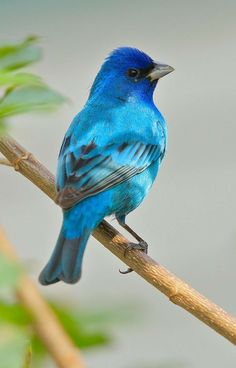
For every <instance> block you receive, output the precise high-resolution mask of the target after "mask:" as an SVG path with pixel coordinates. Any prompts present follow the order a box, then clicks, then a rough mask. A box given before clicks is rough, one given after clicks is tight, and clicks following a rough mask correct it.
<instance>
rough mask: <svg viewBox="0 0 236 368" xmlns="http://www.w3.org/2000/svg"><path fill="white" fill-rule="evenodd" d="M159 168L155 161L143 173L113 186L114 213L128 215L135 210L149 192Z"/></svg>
mask: <svg viewBox="0 0 236 368" xmlns="http://www.w3.org/2000/svg"><path fill="white" fill-rule="evenodd" d="M158 168H159V161H157V162H154V163H153V164H152V165H150V166H149V167H148V168H147V169H146V170H144V171H143V172H142V173H140V174H137V175H135V176H134V177H132V178H131V179H129V180H128V181H126V182H124V183H122V184H120V185H118V186H117V187H115V188H113V198H112V199H113V200H112V202H113V205H112V207H113V208H112V213H115V214H116V215H126V214H128V213H129V212H131V211H133V210H134V209H135V208H136V207H138V206H139V205H140V203H141V202H142V201H143V200H144V198H145V197H146V195H147V194H148V192H149V190H150V188H151V186H152V184H153V182H154V180H155V177H156V175H157V172H158Z"/></svg>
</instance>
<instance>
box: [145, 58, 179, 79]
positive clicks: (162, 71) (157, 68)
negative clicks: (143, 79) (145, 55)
mask: <svg viewBox="0 0 236 368" xmlns="http://www.w3.org/2000/svg"><path fill="white" fill-rule="evenodd" d="M173 71H174V68H172V66H170V65H167V64H161V63H157V62H155V63H154V68H153V69H152V70H151V71H150V73H148V75H147V78H149V79H150V81H151V82H153V81H155V80H158V79H160V78H162V77H164V76H165V75H167V74H169V73H171V72H173Z"/></svg>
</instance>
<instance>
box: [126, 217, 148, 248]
mask: <svg viewBox="0 0 236 368" xmlns="http://www.w3.org/2000/svg"><path fill="white" fill-rule="evenodd" d="M120 225H121V226H122V227H123V228H124V229H125V230H126V231H128V233H130V234H131V235H132V236H133V237H134V238H135V239H136V240H138V243H130V244H129V245H128V247H127V249H126V250H125V253H124V255H126V253H127V251H129V250H131V249H137V250H141V251H142V252H144V253H146V254H147V251H148V244H147V243H146V242H145V240H143V239H142V238H141V237H140V236H139V235H138V234H136V232H135V231H134V230H133V229H131V227H129V225H127V224H120Z"/></svg>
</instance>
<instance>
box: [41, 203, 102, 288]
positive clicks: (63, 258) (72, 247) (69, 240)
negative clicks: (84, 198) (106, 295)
mask: <svg viewBox="0 0 236 368" xmlns="http://www.w3.org/2000/svg"><path fill="white" fill-rule="evenodd" d="M86 217H87V216H86V215H85V218H86ZM85 218H84V216H83V215H82V213H81V210H80V208H79V205H77V206H75V207H73V208H72V209H70V210H68V211H65V212H64V219H63V224H62V228H61V231H60V234H59V237H58V240H57V243H56V246H55V249H54V251H53V253H52V256H51V258H50V259H49V262H48V263H47V265H46V266H45V267H44V269H43V270H42V272H41V274H40V276H39V282H40V283H41V284H42V285H50V284H54V283H56V282H58V281H64V282H66V283H68V284H74V283H76V282H77V281H78V280H79V279H80V276H81V264H82V259H83V254H84V250H85V247H86V244H87V241H88V238H89V235H90V234H91V231H92V230H93V228H94V227H95V226H96V224H95V226H92V228H91V227H90V226H88V225H91V224H88V223H86V219H85Z"/></svg>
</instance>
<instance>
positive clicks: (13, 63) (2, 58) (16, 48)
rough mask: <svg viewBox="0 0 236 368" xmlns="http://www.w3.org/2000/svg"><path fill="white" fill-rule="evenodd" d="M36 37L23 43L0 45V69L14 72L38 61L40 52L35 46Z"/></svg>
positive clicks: (29, 38)
mask: <svg viewBox="0 0 236 368" xmlns="http://www.w3.org/2000/svg"><path fill="white" fill-rule="evenodd" d="M36 41H37V37H35V36H31V37H28V38H26V39H25V40H24V41H23V42H19V43H15V44H7V45H2V46H1V45H0V69H7V70H14V69H19V68H22V67H25V66H27V65H29V64H32V63H34V62H36V61H38V60H39V59H40V57H41V50H40V48H39V47H38V46H35V43H36Z"/></svg>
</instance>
